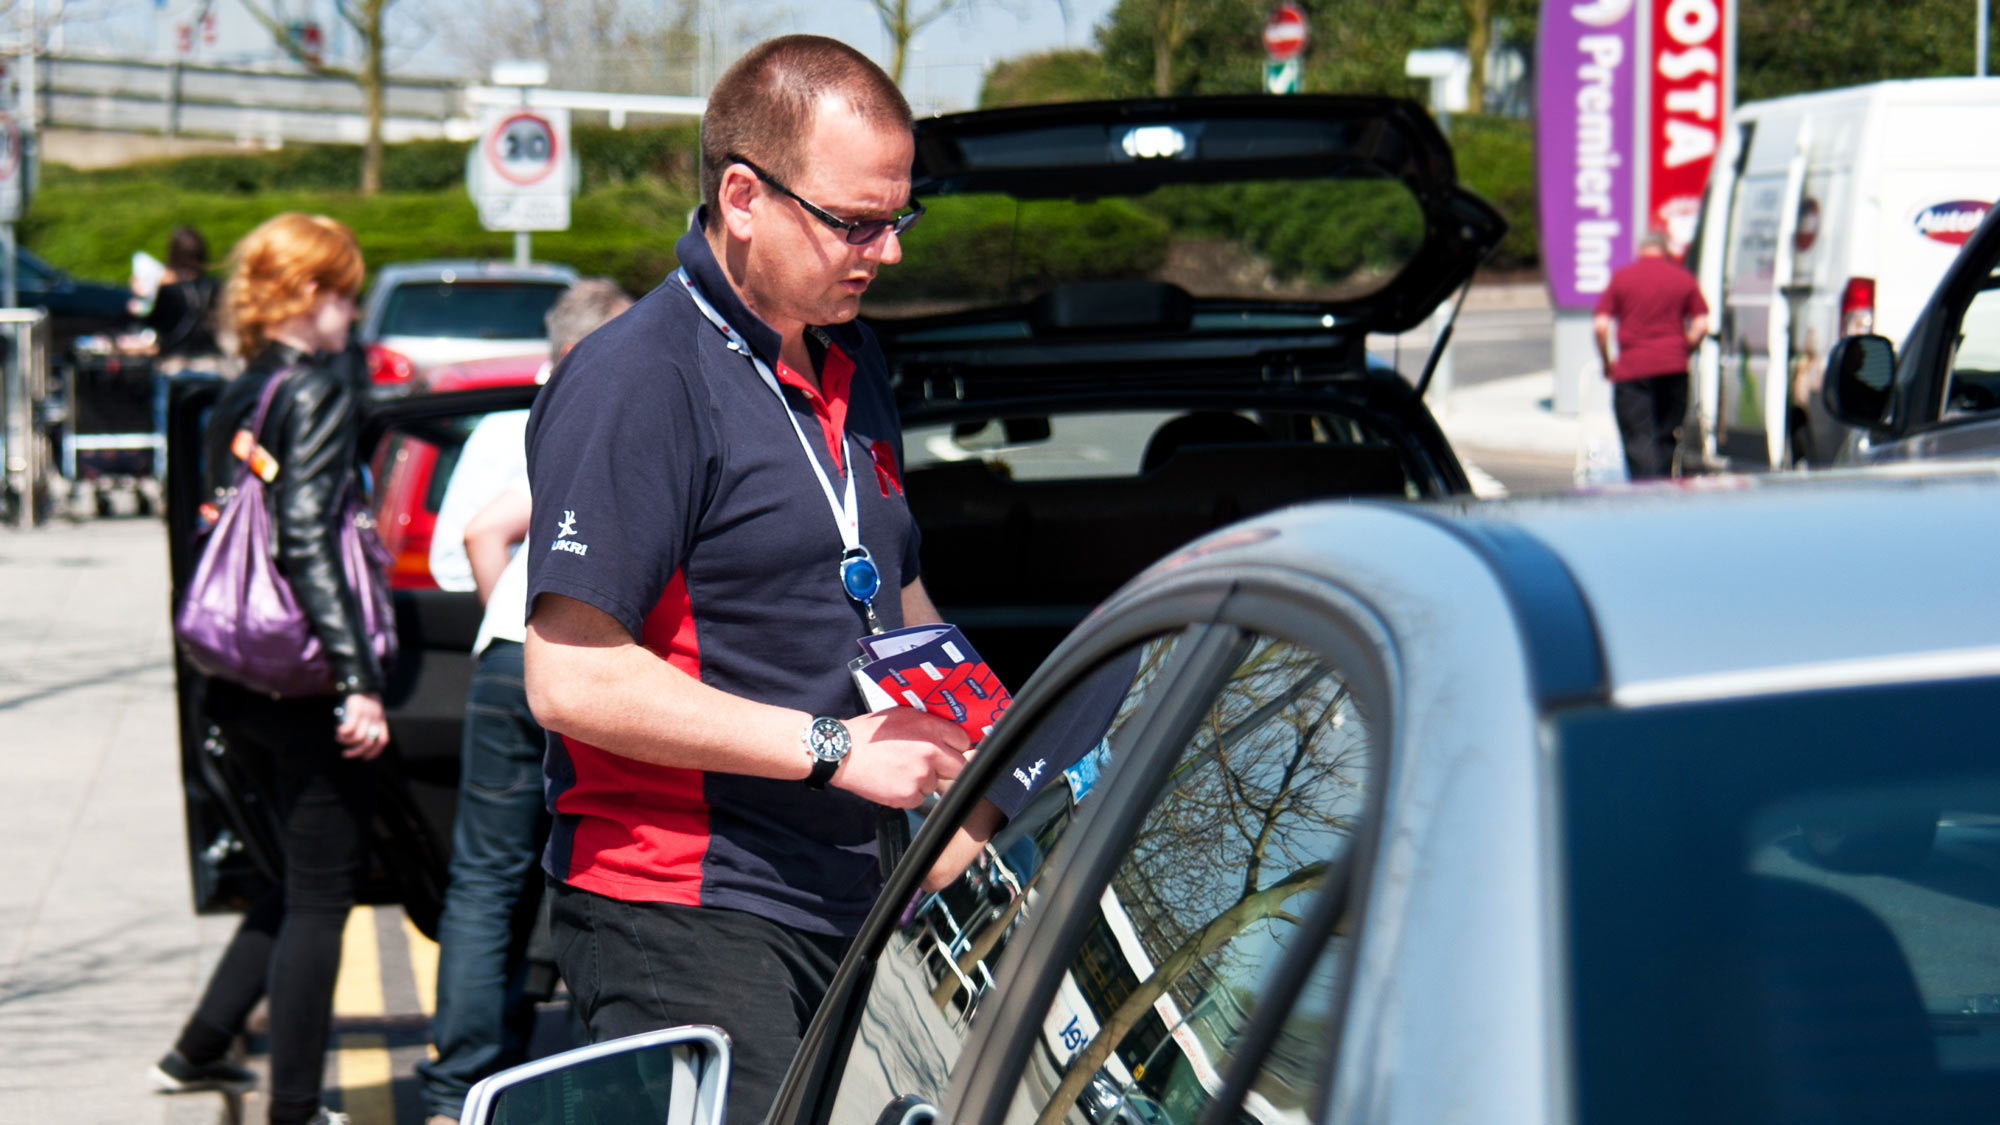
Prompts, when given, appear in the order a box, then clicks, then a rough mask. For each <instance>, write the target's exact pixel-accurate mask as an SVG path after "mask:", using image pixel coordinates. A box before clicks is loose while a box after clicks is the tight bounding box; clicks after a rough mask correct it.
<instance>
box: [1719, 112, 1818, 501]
mask: <svg viewBox="0 0 2000 1125" xmlns="http://www.w3.org/2000/svg"><path fill="white" fill-rule="evenodd" d="M1748 127H1749V128H1752V129H1754V132H1752V133H1750V134H1749V135H1748V136H1747V138H1746V140H1745V149H1746V153H1745V158H1744V160H1743V162H1742V169H1743V170H1742V173H1741V174H1740V175H1739V176H1737V177H1736V182H1735V185H1734V188H1733V191H1732V194H1731V199H1730V203H1729V231H1728V237H1727V243H1726V249H1725V256H1724V259H1723V266H1722V302H1721V308H1720V309H1719V310H1718V317H1719V321H1720V325H1721V331H1720V336H1721V342H1720V347H1721V353H1722V355H1721V361H1720V364H1719V369H1720V376H1719V379H1718V382H1719V384H1720V386H1719V388H1718V396H1717V401H1716V418H1717V423H1718V425H1717V445H1718V447H1719V449H1718V452H1719V454H1720V455H1721V457H1722V458H1723V459H1724V460H1725V461H1732V462H1746V461H1747V462H1753V463H1756V464H1765V463H1768V461H1769V459H1770V443H1769V440H1768V439H1767V438H1766V436H1765V426H1764V416H1765V402H1766V398H1767V396H1766V394H1765V386H1766V381H1767V378H1768V377H1769V375H1770V374H1771V372H1770V358H1771V350H1772V343H1773V333H1772V327H1773V326H1772V323H1771V320H1772V311H1773V308H1772V307H1773V302H1774V300H1775V299H1776V297H1777V288H1776V274H1777V266H1778V240H1779V236H1780V228H1781V227H1789V226H1790V225H1791V224H1790V221H1789V220H1788V219H1787V218H1786V216H1785V211H1786V201H1787V192H1786V180H1787V178H1788V173H1789V172H1790V170H1791V167H1790V166H1791V158H1792V155H1793V153H1794V151H1795V149H1796V140H1797V136H1798V127H1799V117H1798V115H1797V114H1795V113H1793V114H1784V115H1772V116H1770V117H1759V118H1754V119H1752V121H1751V122H1750V123H1749V125H1748ZM1776 374H1777V376H1778V378H1779V379H1780V380H1782V379H1783V375H1784V370H1783V368H1779V369H1778V371H1777V372H1776Z"/></svg>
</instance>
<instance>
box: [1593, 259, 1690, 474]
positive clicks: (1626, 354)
mask: <svg viewBox="0 0 2000 1125" xmlns="http://www.w3.org/2000/svg"><path fill="white" fill-rule="evenodd" d="M1613 321H1616V322H1617V324H1618V358H1617V360H1616V361H1615V362H1614V361H1613V360H1612V357H1611V325H1612V322H1613ZM1592 323H1593V324H1594V326H1595V327H1596V329H1597V354H1598V355H1599V356H1601V357H1602V358H1603V360H1604V375H1605V377H1606V378H1608V379H1610V380H1611V407H1612V410H1613V411H1614V412H1615V413H1616V414H1617V415H1618V434H1619V436H1620V437H1621V438H1623V439H1624V441H1625V467H1626V470H1627V471H1628V473H1629V474H1630V475H1631V477H1632V479H1633V480H1646V479H1648V478H1653V477H1664V476H1669V475H1671V474H1672V473H1673V468H1674V445H1675V442H1676V440H1677V433H1678V429H1679V427H1680V424H1681V416H1682V415H1683V414H1685V413H1686V412H1687V394H1688V374H1687V368H1688V353H1690V352H1692V351H1694V349H1695V348H1696V347H1698V346H1700V344H1701V338H1702V337H1703V336H1705V335H1707V334H1708V302H1706V301H1704V300H1702V299H1701V290H1700V289H1699V288H1698V287H1697V286H1696V285H1695V281H1694V276H1693V275H1692V274H1690V273H1688V271H1686V270H1684V269H1682V268H1681V267H1680V265H1679V263H1677V262H1675V261H1674V259H1673V258H1672V256H1670V255H1669V254H1668V252H1667V236H1666V234H1665V233H1664V232H1661V231H1657V230H1655V231H1648V232H1647V233H1646V237H1645V238H1644V239H1643V240H1641V241H1640V243H1639V257H1638V258H1637V259H1636V260H1634V261H1633V262H1632V263H1631V264H1630V265H1628V266H1626V267H1625V268H1623V269H1621V270H1619V271H1618V272H1617V273H1614V274H1612V275H1611V284H1610V285H1609V286H1607V287H1606V288H1605V290H1604V294H1603V295H1602V296H1600V297H1599V298H1598V299H1597V310H1596V315H1595V316H1594V317H1593V318H1592Z"/></svg>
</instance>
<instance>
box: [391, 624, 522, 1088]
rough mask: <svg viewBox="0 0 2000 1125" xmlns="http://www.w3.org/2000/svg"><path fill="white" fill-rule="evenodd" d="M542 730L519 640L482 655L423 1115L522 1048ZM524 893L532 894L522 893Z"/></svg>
mask: <svg viewBox="0 0 2000 1125" xmlns="http://www.w3.org/2000/svg"><path fill="white" fill-rule="evenodd" d="M544 740H545V735H544V734H543V733H542V728H541V727H540V726H539V725H537V724H536V723H535V717H534V715H533V714H531V713H530V712H529V711H528V696H527V691H526V689H525V688H524V687H523V686H522V678H521V646H520V645H519V644H517V643H515V642H512V641H494V642H493V643H492V644H490V645H488V646H487V648H486V651H485V652H483V653H481V654H480V655H479V662H478V664H477V666H476V667H475V668H474V670H473V674H472V690H471V691H470V692H469V693H468V694H467V698H466V704H465V734H464V740H463V742H462V743H461V744H460V751H459V753H460V767H459V785H458V817H457V820H456V822H455V823H454V826H453V828H452V834H451V883H450V885H449V886H448V887H447V889H446V890H445V896H444V913H443V915H442V916H441V917H440V918H439V919H438V977H437V1014H436V1015H435V1016H433V1017H432V1019H431V1041H432V1042H433V1043H435V1044H436V1046H437V1052H438V1057H437V1058H436V1059H435V1060H428V1059H427V1060H424V1061H422V1062H419V1063H418V1064H417V1074H418V1076H419V1077H420V1078H421V1079H422V1080H423V1083H424V1100H425V1104H426V1110H425V1112H427V1113H442V1114H446V1115H448V1116H451V1117H457V1116H458V1114H459V1111H460V1109H462V1108H463V1106H464V1103H465V1092H466V1090H468V1089H469V1088H471V1086H472V1084H473V1083H474V1082H477V1081H479V1080H480V1079H481V1078H484V1077H486V1076H487V1075H489V1074H494V1073H497V1072H499V1071H501V1070H505V1069H506V1068H508V1067H510V1066H514V1065H516V1064H518V1063H520V1062H522V1061H524V1059H525V1058H526V1052H527V1043H528V1036H529V1033H530V1032H531V1031H532V1030H533V1028H534V1020H535V1008H534V1002H533V1001H532V1000H530V999H528V998H526V997H524V996H523V995H522V988H521V986H522V977H523V973H524V969H525V959H524V957H523V952H524V950H525V949H526V946H527V939H528V934H529V930H530V928H531V926H532V924H533V922H534V905H535V903H536V901H538V900H537V898H536V896H534V895H529V894H524V892H525V891H527V890H528V889H529V887H530V881H531V880H532V883H533V886H534V887H536V888H539V887H540V885H541V872H540V870H539V863H538V860H539V859H540V858H541V852H542V846H543V844H544V843H545V842H546V841H547V840H548V835H549V815H548V810H547V809H546V808H545V807H544V805H543V801H542V752H543V748H544ZM524 898H525V900H526V901H525V902H524V901H523V900H524Z"/></svg>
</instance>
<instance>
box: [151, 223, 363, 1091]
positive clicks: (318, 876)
mask: <svg viewBox="0 0 2000 1125" xmlns="http://www.w3.org/2000/svg"><path fill="white" fill-rule="evenodd" d="M361 278H362V262H361V250H360V247H359V246H358V245H357V244H356V242H355V239H354V232H353V231H351V230H349V229H348V228H347V227H345V226H343V225H341V224H340V223H338V222H335V221H334V220H332V219H329V218H325V217H324V216H317V215H304V214H299V213H297V212H291V213H287V214H283V215H279V216H277V217H275V218H273V219H270V220H269V221H267V222H265V223H264V224H263V225H262V226H259V227H258V228H257V229H256V230H254V231H251V232H250V233H249V234H248V235H246V236H245V237H244V239H243V240H242V241H241V242H239V243H238V244H237V245H236V249H235V251H234V253H233V254H232V255H231V269H230V276H229V282H228V285H227V286H226V288H225V290H224V294H223V305H224V315H225V331H226V332H227V334H228V335H229V336H230V337H231V338H233V344H234V349H235V351H236V353H237V354H238V355H239V356H241V357H242V358H243V360H244V362H245V368H244V371H243V373H242V374H241V375H240V376H238V377H237V378H236V379H235V380H234V381H233V382H232V383H231V384H230V385H229V386H228V387H227V388H225V389H224V390H223V392H222V395H221V398H220V399H219V401H218V402H217V404H216V407H215V411H214V414H213V415H212V416H211V419H210V421H209V424H208V433H207V440H206V445H207V449H206V452H207V476H208V484H209V486H210V488H211V489H212V490H214V492H215V494H216V495H218V496H222V495H226V493H227V491H228V489H229V488H230V487H231V486H232V485H233V484H234V483H235V481H236V480H237V479H238V476H239V475H240V473H241V472H242V468H243V464H244V461H245V460H246V459H247V460H249V461H250V462H251V466H252V468H253V470H254V469H257V468H259V466H260V464H261V465H262V466H264V467H267V468H268V467H270V466H271V465H273V464H275V468H276V475H275V476H268V475H267V479H268V480H269V481H270V484H269V490H268V492H267V496H266V499H267V501H268V502H269V503H270V505H271V516H272V527H273V544H274V545H273V550H274V552H275V554H276V557H277V562H278V567H279V569H280V570H281V571H282V572H283V574H284V576H285V579H286V582H287V583H288V584H289V585H290V586H291V588H292V592H293V594H294V596H295V597H296V598H297V599H298V602H299V605H300V608H301V609H302V610H303V611H304V613H305V615H306V617H307V619H308V620H309V621H310V622H311V625H312V629H313V633H314V635H315V636H316V637H317V638H318V639H319V642H320V646H321V648H322V649H323V651H324V652H325V655H326V659H327V664H328V666H329V667H330V669H331V672H332V682H331V683H330V684H329V686H328V689H327V691H326V692H325V693H323V694H316V695H308V696H288V697H285V698H273V697H272V696H270V695H268V694H266V693H263V692H260V691H255V690H252V689H250V688H247V687H244V686H243V685H240V684H236V683H232V682H230V681H228V680H226V679H221V678H213V679H211V680H210V681H209V683H208V703H207V712H208V715H209V716H210V718H212V719H213V720H214V722H215V724H216V726H217V727H218V728H219V729H220V730H221V732H222V736H223V744H224V747H225V749H224V752H225V753H227V754H231V755H236V756H238V758H239V760H240V761H241V762H242V763H243V764H244V768H245V769H246V770H247V771H248V772H249V773H251V774H253V775H256V776H260V777H265V778H268V779H269V793H268V797H269V799H270V803H271V805H272V808H273V810H274V811H275V813H276V816H277V821H278V825H277V827H278V837H279V850H280V852H281V859H282V860H283V867H284V871H283V876H284V877H283V880H282V882H281V885H280V886H279V887H278V888H276V889H275V890H273V891H272V892H271V893H270V894H267V895H266V896H265V897H264V898H262V899H260V900H259V901H258V902H257V903H255V904H254V905H253V906H252V907H251V909H250V911H249V912H248V913H247V914H246V915H245V916H244V919H243V922H242V925H241V926H240V927H239V928H238V929H237V932H236V936H235V938H234V939H233V940H232V941H231V942H230V945H229V948H228V950H227V951H225V952H224V954H223V957H222V961H221V963H220V964H219V965H218V966H217V967H216V971H215V974H214V976H213V977H211V978H210V980H209V983H208V988H207V989H206V991H205V992H204V993H203V996H202V999H201V1002H200V1005H199V1006H198V1007H197V1008H196V1009H195V1012H194V1015H193V1016H192V1017H190V1018H189V1020H188V1022H187V1024H186V1026H185V1027H184V1028H183V1029H182V1031H181V1035H180V1038H179V1039H178V1040H177V1041H176V1042H175V1044H174V1049H173V1050H171V1051H169V1052H168V1053H167V1055H166V1056H165V1057H164V1058H162V1059H161V1060H160V1062H159V1063H158V1064H157V1065H156V1066H155V1067H154V1068H153V1079H154V1081H155V1083H156V1084H157V1085H158V1086H159V1087H160V1088H161V1089H163V1090H166V1091H169V1092H180V1091H183V1090H203V1089H207V1090H213V1089H224V1090H234V1091H238V1092H241V1091H245V1090H248V1089H249V1088H251V1086H253V1085H254V1084H255V1078H254V1076H253V1075H252V1074H251V1073H250V1072H249V1071H248V1070H246V1069H244V1068H243V1067H241V1066H238V1065H236V1064H234V1063H232V1062H230V1061H229V1060H228V1059H227V1057H226V1055H227V1052H228V1049H229V1046H230V1043H231V1041H232V1040H233V1039H234V1038H235V1037H236V1035H237V1034H238V1032H239V1031H240V1030H241V1029H242V1027H243V1023H244V1019H245V1018H246V1017H247V1016H248V1015H249V1012H250V1009H251V1008H252V1007H253V1006H254V1005H255V1004H256V1002H257V999H258V997H259V996H261V995H265V994H267V993H268V995H269V997H270V1054H271V1099H270V1120H271V1122H272V1123H273V1125H297V1123H303V1122H341V1121H345V1120H346V1117H345V1115H343V1114H339V1113H333V1112H330V1111H328V1110H326V1109H324V1108H322V1107H321V1105H320V1092H321V1091H320V1076H321V1072H322V1070H323V1069H324V1066H325V1056H326V1042H327V1030H328V1025H329V1024H330V1022H331V1019H332V1011H333V986H334V978H335V976H336V974H337V973H338V971H339V968H340V942H341V933H342V930H343V928H344V926H345V924H346V920H347V913H348V911H349V909H350V908H351V907H352V906H353V904H354V897H355V889H356V884H357V882H358V880H359V879H360V876H361V873H362V871H363V870H364V863H365V860H366V855H367V828H368V823H369V818H370V815H371V811H372V810H371V808H370V802H369V799H368V792H369V786H368V784H367V776H366V773H365V771H364V765H363V763H364V762H365V760H367V759H371V758H374V757H375V756H377V755H379V754H380V753H381V752H382V749H383V747H385V746H387V745H388V742H389V727H388V721H387V719H386V718H385V717H384V714H383V710H382V687H383V675H382V668H381V665H380V661H379V660H378V658H377V656H376V654H375V651H374V649H373V648H372V647H371V644H370V640H369V636H368V631H367V629H366V627H365V625H364V619H363V615H362V610H361V601H360V594H359V592H357V591H356V590H355V589H354V588H353V587H352V586H351V585H350V584H349V582H348V579H347V572H346V570H345V569H344V566H343V563H342V560H341V553H340V549H339V534H340V528H339V522H338V521H340V520H341V519H343V518H349V517H350V516H351V509H350V507H349V503H348V502H349V500H350V499H351V498H352V496H353V495H354V492H353V490H356V489H359V488H360V487H361V474H360V461H359V455H358V452H357V448H356V437H357V433H358V430H359V427H360V419H361V416H360V394H361V388H360V385H359V383H358V381H357V379H356V378H355V376H354V375H353V374H352V373H351V372H350V371H349V370H348V368H349V367H350V366H351V365H349V364H346V363H343V362H342V361H340V360H339V358H338V357H339V356H340V355H341V353H342V352H343V351H344V350H345V349H346V346H347V335H348V329H349V327H350V325H351V324H352V323H353V320H354V316H355V295H356V294H357V293H358V292H359V291H360V289H361ZM273 381H279V382H277V385H276V386H275V387H273V385H272V384H273ZM267 389H268V390H269V391H270V393H269V395H268V396H267V394H266V392H267ZM267 397H268V399H269V406H268V408H267V410H266V413H265V416H264V419H263V424H262V425H261V426H260V427H258V428H257V431H256V433H255V434H248V433H247V431H248V429H249V428H250V427H251V426H252V424H253V418H254V415H255V412H256V411H257V409H258V407H259V404H260V402H262V401H263V400H265V399H266V398H267ZM239 431H244V432H243V433H239Z"/></svg>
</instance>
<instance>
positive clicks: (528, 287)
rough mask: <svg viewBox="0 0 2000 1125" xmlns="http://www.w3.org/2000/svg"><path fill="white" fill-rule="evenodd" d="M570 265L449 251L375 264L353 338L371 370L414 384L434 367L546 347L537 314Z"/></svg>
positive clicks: (567, 278)
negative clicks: (444, 256) (449, 255)
mask: <svg viewBox="0 0 2000 1125" xmlns="http://www.w3.org/2000/svg"><path fill="white" fill-rule="evenodd" d="M576 277H577V274H576V271H575V270H574V269H571V268H570V267H568V266H564V265H556V264H553V263H549V262H536V263H532V264H530V265H526V266H518V265H513V264H511V263H507V262H491V261H479V260H474V259H451V260H436V261H421V262H397V263H395V264H393V265H387V266H384V267H382V268H381V269H380V270H378V271H377V272H376V275H375V284H374V287H373V288H371V289H370V290H369V291H368V297H367V300H366V302H365V303H364V304H363V306H362V310H361V323H360V332H359V340H360V342H361V344H362V345H363V346H364V347H365V348H366V349H367V353H368V371H369V375H370V377H371V378H372V379H373V380H374V381H375V382H376V383H379V384H389V385H414V384H417V383H419V382H421V380H422V378H423V376H424V375H425V374H426V373H427V372H429V371H430V370H431V368H433V367H437V366H440V365H442V364H447V363H462V362H465V361H468V360H478V359H496V358H499V357H501V356H520V355H544V356H545V355H547V354H548V350H549V342H548V330H547V329H546V328H545V327H544V326H543V324H542V317H543V315H544V314H546V313H547V312H548V311H549V306H550V305H553V304H555V302H556V299H557V298H559V297H561V296H562V295H563V293H564V292H565V291H567V290H568V289H569V287H570V284H571V283H572V282H574V281H575V280H576Z"/></svg>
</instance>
